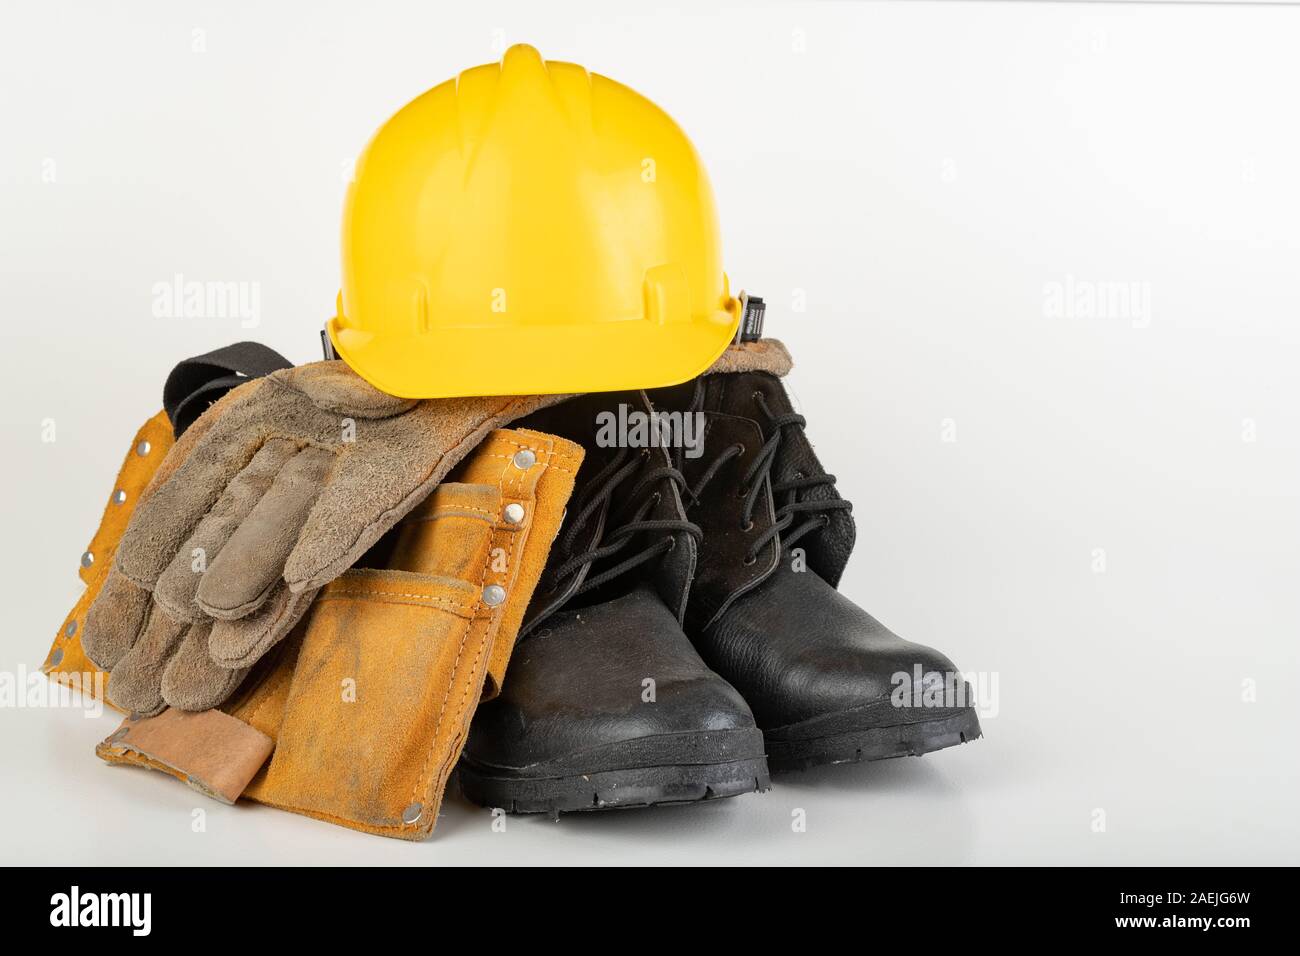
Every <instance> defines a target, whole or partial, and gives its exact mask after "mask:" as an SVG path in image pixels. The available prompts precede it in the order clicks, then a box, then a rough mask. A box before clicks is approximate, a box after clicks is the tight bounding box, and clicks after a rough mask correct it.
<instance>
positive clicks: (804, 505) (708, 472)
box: [678, 379, 853, 564]
mask: <svg viewBox="0 0 1300 956" xmlns="http://www.w3.org/2000/svg"><path fill="white" fill-rule="evenodd" d="M754 400H755V401H756V402H757V403H758V406H759V408H760V409H761V410H762V412H763V415H764V416H766V418H767V422H768V429H767V430H768V433H769V437H768V439H767V440H766V441H765V442H764V443H763V447H762V448H761V449H759V452H758V454H757V455H755V456H754V460H753V461H752V462H751V463H750V465H749V467H748V468H746V469H745V473H744V475H743V476H741V479H740V480H741V490H740V492H739V494H740V496H741V497H743V498H744V500H745V504H744V507H743V508H742V509H741V515H740V520H741V527H740V530H741V531H748V530H749V529H750V528H752V527H753V526H754V521H753V518H754V509H755V508H756V507H757V506H758V498H759V495H760V494H761V493H762V490H763V482H764V481H765V480H768V479H770V478H771V474H772V464H773V463H774V462H775V461H776V455H777V451H778V449H779V448H780V447H781V441H782V436H783V434H784V433H785V431H786V429H790V428H797V429H799V430H801V431H802V430H803V428H804V426H805V425H807V423H808V420H807V419H806V418H805V417H804V416H803V415H800V414H798V413H796V412H784V413H782V414H779V415H778V414H776V413H775V412H773V411H772V409H771V407H770V406H769V405H768V404H767V399H766V398H764V397H763V393H762V392H758V391H756V392H754ZM703 404H704V381H703V379H699V380H697V381H696V383H695V395H694V398H693V399H692V400H691V410H692V411H695V410H698V409H699V408H701V407H703ZM744 453H745V448H744V446H743V445H730V446H728V447H727V448H726V449H724V450H723V451H722V452H720V453H719V454H718V456H717V457H716V458H714V459H713V461H712V462H710V464H709V466H708V467H707V468H706V469H705V470H704V473H703V474H701V475H700V477H699V480H698V481H696V483H695V487H694V488H687V489H686V496H687V498H688V499H689V500H688V504H687V507H688V508H693V507H695V506H696V505H698V504H699V503H700V500H701V498H702V496H703V494H704V489H705V488H706V487H707V486H708V485H709V483H710V482H711V481H713V479H714V478H715V477H716V476H717V474H718V472H719V471H720V470H721V468H722V467H723V466H724V465H725V464H726V463H727V462H729V461H731V459H733V458H735V457H737V456H739V455H743V454H744ZM679 455H680V451H679ZM678 462H679V464H680V458H679V459H678ZM834 484H835V476H834V475H805V474H804V473H803V472H795V474H794V476H793V477H792V478H790V479H788V480H786V481H773V482H772V497H773V499H774V501H775V503H776V513H775V518H776V520H775V521H774V522H773V523H772V526H771V527H770V528H768V529H767V530H766V531H764V532H763V533H762V534H760V535H758V536H757V537H756V538H755V539H754V540H753V541H752V542H751V543H750V546H749V549H748V550H747V551H746V552H745V563H746V564H753V563H754V562H755V561H756V560H757V559H758V555H759V552H761V551H762V550H763V549H764V548H765V547H767V543H768V542H769V541H771V540H772V539H773V538H775V537H777V536H778V535H780V537H781V545H782V547H783V548H789V547H792V546H793V545H794V543H795V542H796V541H798V540H799V539H800V538H802V537H804V535H806V534H809V533H810V532H813V531H817V530H820V529H821V528H824V527H826V525H828V524H830V521H831V512H833V511H846V512H847V511H851V510H852V509H853V503H852V502H850V501H845V500H843V499H842V498H832V499H830V500H819V501H809V500H808V499H807V498H805V497H804V495H805V493H806V492H807V491H808V490H809V489H811V488H819V487H823V486H834ZM796 522H798V523H797V524H796Z"/></svg>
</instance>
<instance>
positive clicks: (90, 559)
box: [81, 551, 95, 568]
mask: <svg viewBox="0 0 1300 956" xmlns="http://www.w3.org/2000/svg"><path fill="white" fill-rule="evenodd" d="M94 563H95V555H94V554H93V553H91V552H90V551H87V552H86V553H85V554H83V555H82V556H81V566H82V567H83V568H88V567H90V566H91V565H92V564H94Z"/></svg>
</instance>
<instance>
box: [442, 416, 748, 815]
mask: <svg viewBox="0 0 1300 956" xmlns="http://www.w3.org/2000/svg"><path fill="white" fill-rule="evenodd" d="M620 403H623V404H625V405H627V406H629V407H630V408H633V409H636V410H638V411H640V412H641V414H648V412H649V407H648V405H646V403H645V396H644V393H642V392H630V393H622V394H605V395H592V396H583V397H580V398H576V399H572V400H570V401H568V402H565V403H563V404H561V405H558V406H555V407H553V408H550V409H546V410H544V411H542V412H538V413H535V414H534V415H532V416H529V417H528V418H527V419H526V420H524V421H523V422H520V423H519V424H520V425H526V426H527V427H529V428H534V429H537V430H539V431H544V432H548V433H551V434H556V435H562V436H565V437H568V438H570V439H572V440H574V441H578V442H580V443H581V444H582V445H583V446H584V447H585V449H586V458H585V460H584V462H583V464H582V467H581V469H580V471H579V475H578V481H577V485H576V490H575V493H574V496H573V498H572V500H571V501H570V502H569V508H568V513H567V515H566V517H565V521H564V524H563V525H562V527H561V530H560V533H559V534H558V536H557V537H556V540H555V544H554V545H553V546H552V549H551V554H550V556H549V558H548V562H547V567H546V570H545V572H544V573H543V575H542V579H541V581H540V583H539V584H538V586H537V590H536V592H535V593H534V595H533V599H532V602H531V604H530V605H529V608H528V612H527V614H526V616H525V620H524V625H523V628H522V629H521V633H520V638H519V641H518V643H517V644H516V646H515V650H514V655H513V657H512V658H511V661H510V666H509V670H508V671H507V674H506V678H505V681H504V686H503V687H502V690H501V694H500V696H498V697H497V698H496V699H494V700H491V701H488V702H485V703H483V704H482V705H480V706H479V708H478V712H477V714H476V715H475V718H474V721H473V724H472V725H471V727H470V733H469V739H468V741H467V743H466V746H465V751H464V754H463V756H462V758H461V763H460V780H461V788H462V790H463V791H464V793H465V795H466V796H467V797H468V798H469V799H470V800H472V801H474V802H475V803H479V804H483V805H485V806H491V807H501V808H503V809H505V810H506V811H508V812H519V813H527V812H547V813H552V814H558V813H560V812H563V811H570V810H597V809H603V808H612V807H632V806H646V805H651V804H661V803H684V802H691V801H696V800H706V799H710V798H713V797H725V796H734V795H737V794H741V793H749V792H751V791H755V790H766V789H767V788H768V786H769V782H768V771H767V762H766V760H765V758H764V754H763V734H762V732H761V731H760V730H759V729H758V727H757V725H756V724H755V721H754V716H753V714H752V713H751V712H750V709H749V707H748V706H747V705H746V703H745V701H744V699H743V698H742V697H741V695H740V694H739V693H738V692H737V691H736V690H735V688H733V687H732V686H731V685H730V684H728V683H727V682H726V681H725V680H723V679H722V678H721V677H719V676H718V675H717V674H715V673H714V672H713V671H711V670H709V668H708V667H706V666H705V664H704V662H703V661H702V660H701V659H700V655H699V654H698V653H697V652H696V650H695V648H694V647H693V646H692V644H691V642H690V640H689V639H688V638H687V637H686V634H685V632H684V631H683V630H682V618H683V615H684V614H685V610H686V600H687V590H688V586H689V583H690V580H691V575H692V574H693V572H694V570H695V565H696V547H697V542H698V541H699V539H700V530H699V528H698V527H696V526H695V525H694V524H692V523H691V522H690V521H688V520H687V519H686V516H685V512H684V510H683V506H682V501H681V497H680V494H679V490H680V488H681V487H682V484H683V479H682V476H681V474H680V473H679V472H678V471H677V470H676V469H675V468H673V467H672V466H671V463H670V461H669V457H668V454H667V452H666V451H665V450H664V449H663V448H661V447H650V448H629V447H611V448H604V447H600V446H599V445H598V444H597V443H596V441H595V436H596V433H597V415H598V414H599V413H600V412H602V411H608V410H616V409H617V407H618V405H619V404H620Z"/></svg>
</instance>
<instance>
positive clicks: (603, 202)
mask: <svg viewBox="0 0 1300 956" xmlns="http://www.w3.org/2000/svg"><path fill="white" fill-rule="evenodd" d="M740 313H741V303H740V301H739V300H738V299H737V298H735V297H733V296H732V295H731V293H730V290H729V288H728V283H727V276H726V274H725V273H724V272H723V271H722V248H721V238H720V236H719V230H718V222H717V213H716V211H715V209H714V202H713V191H712V189H711V187H710V186H709V180H708V176H707V175H706V174H705V171H704V167H703V165H702V164H701V163H700V158H699V156H698V155H697V154H696V152H695V148H694V147H693V146H692V145H691V142H690V140H688V139H687V138H686V135H685V134H684V133H683V132H682V131H681V129H679V128H678V126H677V124H676V123H674V122H673V121H672V119H671V118H669V117H668V115H667V114H665V113H664V112H663V111H662V110H660V109H659V108H658V107H657V106H655V105H654V104H653V103H651V102H650V101H649V100H647V99H645V98H644V97H642V96H641V95H640V94H638V93H636V92H634V91H633V90H630V89H628V88H627V87H626V86H623V85H622V84H619V83H616V82H614V81H613V80H610V79H607V78H606V77H603V76H600V75H598V74H594V73H588V72H587V71H586V70H585V69H584V68H583V67H581V66H577V65H575V64H572V63H559V62H555V61H543V60H542V58H541V55H540V54H539V53H538V52H537V51H536V50H535V49H533V48H532V47H530V46H524V45H519V46H513V47H511V48H510V49H509V50H507V51H506V53H505V56H504V57H503V58H502V60H501V63H500V64H495V63H492V64H488V65H486V66H479V67H475V68H473V69H470V70H466V71H465V72H463V73H461V74H460V76H458V77H456V78H455V79H453V80H448V81H447V82H446V83H443V84H441V85H440V86H436V87H434V88H433V89H431V90H429V91H428V92H427V93H425V94H423V95H422V96H420V97H417V98H416V99H415V100H413V101H412V102H411V103H409V104H407V105H406V106H405V107H403V108H402V109H401V110H400V111H399V112H398V113H397V115H395V116H394V117H393V118H392V119H390V120H389V121H388V122H387V123H385V124H384V125H383V126H382V127H380V129H379V132H378V133H376V134H375V137H374V139H372V140H371V141H370V144H369V146H367V147H366V151H365V153H364V154H363V155H362V156H361V159H360V160H359V162H358V166H357V172H356V178H355V180H354V182H353V183H352V185H351V187H350V189H349V190H348V196H347V201H346V203H345V207H344V213H343V288H342V291H341V292H340V293H339V299H338V311H337V315H336V317H335V318H333V319H331V320H330V321H329V323H328V325H327V328H328V330H329V336H330V340H331V342H332V343H333V346H334V349H335V351H336V352H337V353H338V355H339V357H341V358H342V359H343V360H344V361H346V362H347V363H348V364H349V365H350V366H351V367H352V368H353V369H355V370H356V372H357V373H358V374H360V375H361V376H362V377H363V378H365V379H366V380H367V381H368V382H370V383H371V384H372V385H374V386H375V387H376V388H379V389H381V390H382V391H385V392H388V393H390V394H392V395H397V396H400V397H403V398H447V397H452V396H461V395H517V394H555V393H561V392H596V391H613V390H619V389H626V388H654V387H658V386H663V385H675V384H677V383H679V382H684V381H686V380H688V379H690V378H693V377H694V376H696V375H698V374H700V373H701V372H703V371H704V370H705V369H706V368H707V367H708V366H709V365H710V364H711V363H712V362H713V360H714V359H716V358H717V357H718V356H719V355H720V354H722V352H723V350H724V349H725V348H726V347H727V344H728V343H729V342H730V341H731V340H732V338H733V337H734V336H735V333H736V328H737V324H738V322H739V320H740Z"/></svg>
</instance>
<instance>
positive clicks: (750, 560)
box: [741, 554, 758, 568]
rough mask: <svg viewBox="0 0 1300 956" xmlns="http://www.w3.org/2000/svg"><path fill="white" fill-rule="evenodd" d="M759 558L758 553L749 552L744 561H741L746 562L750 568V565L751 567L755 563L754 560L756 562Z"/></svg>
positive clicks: (746, 565)
mask: <svg viewBox="0 0 1300 956" xmlns="http://www.w3.org/2000/svg"><path fill="white" fill-rule="evenodd" d="M757 560H758V555H756V554H747V555H745V560H744V561H742V562H741V563H742V564H744V565H745V567H747V568H748V567H750V566H751V565H753V564H754V562H756V561H757Z"/></svg>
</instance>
